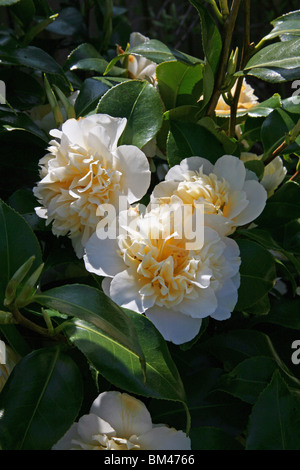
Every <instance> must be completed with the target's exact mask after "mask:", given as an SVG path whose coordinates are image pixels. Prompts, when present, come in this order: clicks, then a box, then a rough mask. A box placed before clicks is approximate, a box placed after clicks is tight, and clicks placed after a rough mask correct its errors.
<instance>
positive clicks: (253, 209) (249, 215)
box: [235, 180, 267, 225]
mask: <svg viewBox="0 0 300 470" xmlns="http://www.w3.org/2000/svg"><path fill="white" fill-rule="evenodd" d="M243 190H244V191H245V193H246V194H247V199H248V201H249V204H248V206H247V207H246V209H244V210H243V211H242V212H241V213H240V214H239V215H238V216H237V217H236V218H235V221H236V223H237V224H238V225H244V224H248V223H249V222H252V221H253V220H255V219H256V218H257V217H258V216H259V215H260V214H261V213H262V211H263V210H264V208H265V205H266V201H267V192H266V190H265V188H264V187H263V186H262V184H260V183H259V182H258V181H253V180H250V181H245V184H244V188H243Z"/></svg>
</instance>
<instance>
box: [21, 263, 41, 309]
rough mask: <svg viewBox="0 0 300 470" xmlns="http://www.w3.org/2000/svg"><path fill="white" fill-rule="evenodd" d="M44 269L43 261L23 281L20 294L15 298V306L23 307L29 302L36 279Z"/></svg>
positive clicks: (33, 292)
mask: <svg viewBox="0 0 300 470" xmlns="http://www.w3.org/2000/svg"><path fill="white" fill-rule="evenodd" d="M43 269H44V263H42V264H41V265H40V266H39V267H38V268H37V269H36V270H35V271H34V273H33V274H32V275H31V276H30V278H29V279H27V281H26V282H25V284H24V286H23V289H22V290H21V292H20V294H19V295H18V296H17V299H16V306H17V307H25V305H27V304H29V303H30V302H31V299H32V297H33V296H34V294H35V292H36V285H37V281H38V279H39V277H40V275H41V274H42V271H43Z"/></svg>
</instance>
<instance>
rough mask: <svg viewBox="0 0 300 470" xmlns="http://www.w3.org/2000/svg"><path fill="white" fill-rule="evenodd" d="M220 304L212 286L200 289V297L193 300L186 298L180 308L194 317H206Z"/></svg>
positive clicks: (182, 311)
mask: <svg viewBox="0 0 300 470" xmlns="http://www.w3.org/2000/svg"><path fill="white" fill-rule="evenodd" d="M217 305H218V301H217V298H216V295H215V293H214V291H213V289H212V288H210V287H206V288H205V289H199V290H198V297H197V298H196V299H193V300H189V299H188V298H186V299H184V300H183V301H182V302H181V303H180V304H179V305H178V306H177V308H178V310H179V311H180V312H181V313H183V314H185V315H189V316H190V317H192V318H197V319H199V318H205V317H208V316H209V315H211V314H212V313H213V312H215V310H216V308H217Z"/></svg>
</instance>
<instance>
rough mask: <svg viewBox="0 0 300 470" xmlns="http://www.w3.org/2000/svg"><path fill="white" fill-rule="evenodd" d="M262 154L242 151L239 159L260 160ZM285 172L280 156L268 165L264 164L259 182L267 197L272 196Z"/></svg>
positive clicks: (244, 160) (246, 160)
mask: <svg viewBox="0 0 300 470" xmlns="http://www.w3.org/2000/svg"><path fill="white" fill-rule="evenodd" d="M262 157H263V155H256V154H255V153H250V152H242V153H241V156H240V158H241V160H242V161H243V162H249V161H250V160H261V159H262ZM286 174H287V169H286V168H285V167H284V166H283V162H282V159H281V157H279V156H278V157H276V158H274V160H272V161H271V162H270V163H268V165H266V166H265V170H264V174H263V177H262V179H261V181H260V182H261V184H262V185H263V187H264V188H265V189H266V191H267V193H268V197H270V196H272V194H273V193H274V191H275V189H277V188H278V186H279V185H280V184H281V183H282V181H283V180H284V178H285V175H286Z"/></svg>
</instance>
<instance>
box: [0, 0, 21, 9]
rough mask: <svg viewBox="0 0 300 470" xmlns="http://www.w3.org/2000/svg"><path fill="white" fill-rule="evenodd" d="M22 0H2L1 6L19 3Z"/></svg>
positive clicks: (0, 1)
mask: <svg viewBox="0 0 300 470" xmlns="http://www.w3.org/2000/svg"><path fill="white" fill-rule="evenodd" d="M20 1H21V0H0V7H5V6H10V5H14V4H15V3H19V2H20Z"/></svg>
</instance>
